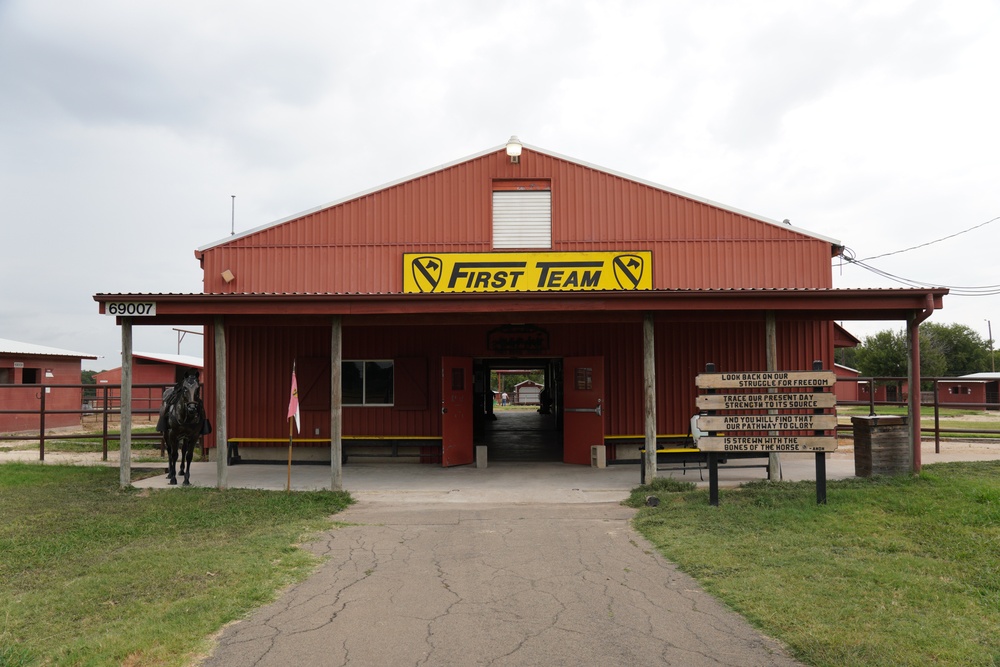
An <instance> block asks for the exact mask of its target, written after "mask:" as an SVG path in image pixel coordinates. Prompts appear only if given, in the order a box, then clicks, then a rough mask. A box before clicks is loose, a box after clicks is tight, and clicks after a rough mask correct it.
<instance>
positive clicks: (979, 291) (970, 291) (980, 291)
mask: <svg viewBox="0 0 1000 667" xmlns="http://www.w3.org/2000/svg"><path fill="white" fill-rule="evenodd" d="M901 252H902V251H901ZM841 256H842V257H843V258H844V259H845V260H846V261H847V262H848V263H849V264H854V265H856V266H859V267H861V268H862V269H865V270H866V271H870V272H872V273H874V274H875V275H878V276H882V277H883V278H888V279H889V280H892V281H894V282H897V283H900V284H901V285H906V286H907V287H917V288H925V287H945V288H947V289H949V290H950V291H951V295H952V296H996V295H998V294H1000V285H979V286H965V285H942V284H939V283H938V284H935V283H928V282H925V281H922V280H915V279H912V278H904V277H902V276H897V275H895V274H893V273H889V272H888V271H884V270H882V269H879V268H877V267H874V266H872V265H870V264H867V263H865V261H864V260H860V259H856V258H855V253H854V251H853V250H851V249H850V248H846V247H845V248H844V251H843V254H842V255H841Z"/></svg>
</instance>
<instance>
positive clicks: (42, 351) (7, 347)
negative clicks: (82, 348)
mask: <svg viewBox="0 0 1000 667" xmlns="http://www.w3.org/2000/svg"><path fill="white" fill-rule="evenodd" d="M0 354H23V355H26V356H37V357H76V358H78V359H97V355H96V354H87V353H86V352H73V351H71V350H61V349H59V348H57V347H46V346H45V345H36V344H34V343H22V342H20V341H16V340H8V339H6V338H0Z"/></svg>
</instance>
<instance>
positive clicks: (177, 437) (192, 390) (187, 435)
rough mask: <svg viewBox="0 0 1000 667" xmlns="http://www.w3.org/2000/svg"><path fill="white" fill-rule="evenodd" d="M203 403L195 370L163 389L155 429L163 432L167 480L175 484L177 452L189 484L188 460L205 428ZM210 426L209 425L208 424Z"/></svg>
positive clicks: (189, 464) (185, 479)
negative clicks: (166, 459)
mask: <svg viewBox="0 0 1000 667" xmlns="http://www.w3.org/2000/svg"><path fill="white" fill-rule="evenodd" d="M206 427H208V422H207V420H206V419H205V406H204V404H203V403H202V400H201V385H199V384H198V374H197V372H193V373H188V374H186V375H185V376H184V378H183V379H182V380H181V381H180V382H178V383H177V384H176V385H174V386H173V387H167V389H165V390H164V391H163V401H162V403H161V404H160V419H159V421H158V422H157V424H156V430H157V431H159V432H160V433H162V434H163V442H164V444H165V446H166V449H167V455H168V460H169V464H168V468H167V483H168V484H177V459H178V452H179V453H180V461H181V469H180V474H181V475H183V476H184V486H190V485H191V459H193V458H194V448H195V445H197V444H198V441H199V440H200V439H201V436H202V435H203V434H204V433H207V432H210V431H206V430H205V429H206ZM209 428H210V427H209Z"/></svg>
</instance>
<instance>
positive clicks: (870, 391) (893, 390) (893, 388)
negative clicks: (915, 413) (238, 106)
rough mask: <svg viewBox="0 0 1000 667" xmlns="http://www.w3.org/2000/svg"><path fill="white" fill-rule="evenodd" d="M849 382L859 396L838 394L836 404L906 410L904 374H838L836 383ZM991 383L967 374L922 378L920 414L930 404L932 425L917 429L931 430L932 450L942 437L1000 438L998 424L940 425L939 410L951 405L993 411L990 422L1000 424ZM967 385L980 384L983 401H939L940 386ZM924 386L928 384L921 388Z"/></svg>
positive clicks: (999, 401) (998, 398) (999, 400)
mask: <svg viewBox="0 0 1000 667" xmlns="http://www.w3.org/2000/svg"><path fill="white" fill-rule="evenodd" d="M850 382H854V383H857V392H856V393H857V395H858V396H859V399H858V400H844V399H843V398H838V400H837V407H838V408H840V407H844V406H865V407H867V408H868V414H869V415H872V416H874V415H877V414H878V409H879V408H880V407H881V408H883V414H887V413H886V411H885V410H884V408H899V407H902V408H903V409H904V411H905V409H906V408H907V407H908V399H909V387H908V386H907V383H908V379H907V378H905V377H857V378H850V377H838V378H837V383H838V384H841V383H850ZM991 384H992V385H996V384H997V383H996V382H982V381H974V380H969V379H967V378H966V379H963V378H949V377H929V378H921V392H920V407H921V415H923V408H933V412H934V425H933V426H928V427H924V426H921V428H920V432H921V434H933V436H934V451H935V452H936V453H940V452H941V439H942V437H952V438H961V437H962V436H966V437H969V436H977V437H976V439H977V440H986V441H993V440H1000V428H958V427H953V426H942V425H941V416H942V415H941V413H942V411H944V410H952V409H954V410H975V411H977V412H983V413H995V414H996V416H997V421H996V422H992V423H991V425H1000V395H998V392H997V390H996V388H995V387H991ZM862 385H864V387H862ZM970 385H982V386H983V388H984V391H983V400H982V401H960V400H951V399H949V400H947V401H944V402H942V400H941V396H942V391H943V388H949V389H950V388H967V387H969V386H970ZM924 387H929V388H928V389H924ZM883 389H884V390H885V391H884V392H883V391H882V390H883ZM861 394H866V397H864V398H860V395H861ZM949 395H951V394H949ZM959 395H961V394H959ZM879 396H882V398H879ZM889 396H892V398H891V399H890V398H889ZM893 413H896V414H898V412H896V411H893ZM837 430H838V432H842V431H851V426H850V425H848V424H841V425H839V426H838V427H837Z"/></svg>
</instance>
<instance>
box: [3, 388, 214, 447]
mask: <svg viewBox="0 0 1000 667" xmlns="http://www.w3.org/2000/svg"><path fill="white" fill-rule="evenodd" d="M170 386H172V385H169V384H159V383H157V384H134V385H132V389H133V397H132V414H133V415H146V416H147V420H148V421H149V423H151V424H154V425H155V423H156V418H157V417H158V416H159V411H160V403H161V401H162V396H163V390H164V389H166V388H167V387H170ZM58 389H65V390H80V391H81V396H82V397H83V400H82V401H81V405H80V409H78V410H76V409H74V410H70V409H54V408H51V407H48V406H47V405H46V403H49V402H50V401H49V396H50V395H51V391H53V390H58ZM14 390H16V391H23V392H30V391H31V390H35V396H34V400H35V401H37V402H36V403H34V404H33V406H32V407H21V408H16V409H12V408H10V407H8V405H5V403H9V402H11V401H9V400H3V399H4V393H3V392H5V391H6V392H11V391H14ZM137 390H138V391H137ZM29 400H30V399H29ZM0 415H21V416H27V417H28V420H27V421H30V422H35V418H37V422H36V423H37V428H28V429H17V430H15V431H11V432H9V433H0V443H3V442H6V441H12V442H19V441H37V442H38V460H39V461H44V460H45V443H46V441H48V440H94V439H97V438H100V440H101V459H102V460H104V461H107V460H108V443H109V442H119V441H120V440H121V430H120V427H119V428H118V429H115V428H113V427H114V426H115V424H119V425H120V420H121V385H120V384H98V385H93V384H18V385H0ZM52 415H80V422H79V426H80V428H85V427H86V425H87V423H90V424H93V425H94V426H95V427H96V426H97V425H100V432H99V433H97V432H87V433H54V432H52V429H51V428H47V427H46V417H47V416H52ZM0 420H2V417H0ZM95 431H96V429H95ZM132 439H133V440H148V441H156V442H160V454H161V455H162V454H163V443H162V437H161V436H160V434H159V433H133V434H132ZM202 455H204V451H202Z"/></svg>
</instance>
